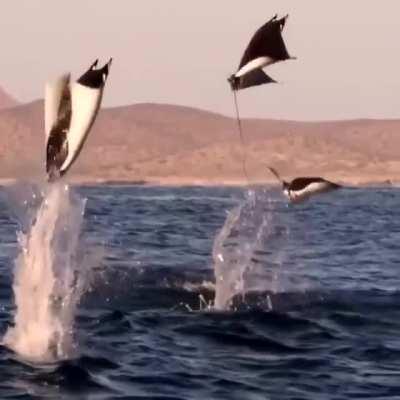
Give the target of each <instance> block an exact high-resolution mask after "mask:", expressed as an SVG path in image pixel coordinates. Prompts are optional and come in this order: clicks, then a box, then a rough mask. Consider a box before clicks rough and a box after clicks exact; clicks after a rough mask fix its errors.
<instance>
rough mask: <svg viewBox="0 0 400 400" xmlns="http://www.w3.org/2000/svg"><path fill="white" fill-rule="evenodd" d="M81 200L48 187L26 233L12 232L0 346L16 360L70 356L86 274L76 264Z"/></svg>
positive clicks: (57, 186) (63, 188)
mask: <svg viewBox="0 0 400 400" xmlns="http://www.w3.org/2000/svg"><path fill="white" fill-rule="evenodd" d="M84 208H85V200H83V199H82V198H80V197H78V196H77V195H76V194H74V193H72V192H71V191H70V190H69V188H68V186H63V185H61V184H52V185H50V186H49V187H48V188H46V189H45V191H44V198H43V201H42V204H41V206H40V207H39V208H38V210H37V214H36V218H34V220H33V221H32V223H31V226H30V228H28V230H27V232H26V233H22V232H18V243H19V247H20V253H19V255H18V257H17V259H16V263H15V264H16V265H15V271H14V283H13V291H14V297H15V305H16V311H15V315H14V326H13V327H9V329H8V330H7V332H6V334H5V336H4V339H3V342H4V344H5V345H6V346H8V347H9V348H11V349H12V350H14V351H15V352H17V353H18V354H20V355H21V356H23V357H25V358H27V359H31V360H36V361H49V360H55V359H62V358H67V357H69V356H70V355H71V354H72V353H73V352H74V341H73V325H74V316H75V311H76V307H77V304H78V301H79V299H80V297H81V295H82V293H83V291H84V289H85V285H86V281H87V273H88V270H85V266H82V265H79V264H78V262H77V261H78V260H77V257H78V249H79V246H78V244H79V240H80V230H81V224H82V221H83V213H84Z"/></svg>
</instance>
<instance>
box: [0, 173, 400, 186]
mask: <svg viewBox="0 0 400 400" xmlns="http://www.w3.org/2000/svg"><path fill="white" fill-rule="evenodd" d="M23 182H26V183H27V184H28V183H30V184H40V183H43V182H45V181H44V180H43V179H18V178H0V186H11V185H14V184H16V183H23ZM62 182H65V183H66V184H70V185H74V186H97V185H104V186H161V187H163V186H164V187H179V186H182V187H196V186H197V187H216V186H220V187H225V186H226V187H246V186H269V187H275V186H279V183H278V182H277V181H276V180H275V179H264V180H258V179H250V181H247V180H245V179H197V178H189V177H188V178H180V177H168V178H166V177H163V178H160V177H151V178H144V179H137V180H135V179H129V178H127V177H123V178H114V179H111V178H99V177H90V176H89V177H87V176H73V175H72V176H71V177H68V178H66V179H65V178H64V179H62ZM335 182H336V183H338V184H340V185H342V186H344V187H356V188H357V187H359V188H362V187H400V182H399V181H397V180H392V179H390V178H389V179H383V178H382V179H373V178H372V179H368V178H366V177H354V178H349V179H340V180H335Z"/></svg>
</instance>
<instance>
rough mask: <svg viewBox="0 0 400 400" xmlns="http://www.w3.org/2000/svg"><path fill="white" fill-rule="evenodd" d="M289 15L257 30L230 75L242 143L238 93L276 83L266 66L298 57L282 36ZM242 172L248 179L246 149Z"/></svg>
mask: <svg viewBox="0 0 400 400" xmlns="http://www.w3.org/2000/svg"><path fill="white" fill-rule="evenodd" d="M287 18H288V15H285V16H284V17H282V18H278V15H274V16H273V17H272V18H271V19H270V20H269V21H268V22H267V23H265V24H264V25H263V26H261V28H259V29H258V30H257V32H256V33H255V34H254V35H253V37H252V39H251V40H250V43H249V44H248V45H247V48H246V50H245V52H244V54H243V56H242V59H241V61H240V63H239V67H238V69H237V71H236V72H235V73H234V74H232V75H231V76H230V77H229V78H228V82H229V83H230V85H231V89H232V91H233V96H234V101H235V109H236V118H237V124H238V130H239V135H240V140H241V143H242V145H243V146H244V140H243V133H242V126H241V121H240V114H239V107H238V102H237V97H236V92H237V91H238V90H241V89H246V88H249V87H252V86H258V85H263V84H265V83H274V82H276V81H275V80H274V79H272V78H271V77H269V76H268V75H267V74H266V73H265V72H264V71H263V68H264V67H266V66H268V65H271V64H275V63H277V62H279V61H284V60H288V59H294V58H295V57H291V56H290V55H289V53H288V51H287V49H286V45H285V42H284V41H283V38H282V30H283V28H284V26H285V23H286V20H287ZM243 171H244V173H245V175H246V177H247V179H248V176H247V171H246V157H245V152H244V154H243Z"/></svg>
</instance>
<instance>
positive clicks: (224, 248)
mask: <svg viewBox="0 0 400 400" xmlns="http://www.w3.org/2000/svg"><path fill="white" fill-rule="evenodd" d="M276 205H277V202H276V200H274V199H271V197H270V195H269V194H268V193H267V192H266V191H264V190H259V191H256V190H249V191H248V192H247V194H246V197H245V199H244V201H243V202H242V203H241V204H240V205H238V206H237V207H235V208H233V209H232V210H231V211H229V212H228V216H227V218H226V220H225V223H224V226H223V227H222V229H221V230H220V232H219V233H218V235H217V237H216V239H215V241H214V245H213V252H212V255H213V261H214V274H215V300H214V305H213V308H214V309H216V310H227V309H230V308H231V307H232V301H233V299H234V298H235V297H237V296H242V299H244V297H245V295H246V293H248V292H250V291H270V292H276V291H277V290H278V284H279V282H278V278H279V268H280V266H281V264H282V260H281V258H282V255H283V252H282V248H283V244H282V240H281V239H284V238H285V237H286V236H287V228H286V226H285V225H283V226H282V225H278V224H275V223H274V221H273V217H274V216H275V214H276V210H275V208H276ZM267 303H268V299H267ZM269 305H270V307H272V305H271V304H270V301H269Z"/></svg>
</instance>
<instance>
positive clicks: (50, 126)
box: [45, 59, 112, 181]
mask: <svg viewBox="0 0 400 400" xmlns="http://www.w3.org/2000/svg"><path fill="white" fill-rule="evenodd" d="M111 62H112V59H110V60H109V61H108V63H107V64H105V65H104V66H103V67H102V68H99V69H96V67H97V63H98V60H96V61H95V62H94V63H93V64H92V65H91V66H90V68H89V69H88V70H87V71H86V72H85V73H84V74H83V75H82V76H81V77H80V78H79V79H78V80H77V81H76V82H73V83H71V77H70V74H64V75H62V76H61V77H59V78H58V79H56V80H55V81H53V82H50V83H48V84H46V89H45V132H46V172H47V176H48V179H49V180H50V181H52V180H55V179H57V178H59V177H61V176H63V175H64V174H65V173H66V172H67V171H68V169H69V168H70V167H71V165H72V164H73V162H74V161H75V160H76V158H77V157H78V155H79V153H80V151H81V150H82V146H83V144H84V142H85V140H86V138H87V136H88V134H89V132H90V129H91V127H92V125H93V123H94V121H95V119H96V116H97V113H98V111H99V108H100V104H101V100H102V97H103V90H104V86H105V83H106V80H107V77H108V73H109V71H110V67H111Z"/></svg>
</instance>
